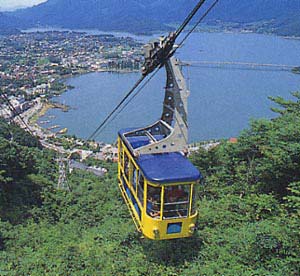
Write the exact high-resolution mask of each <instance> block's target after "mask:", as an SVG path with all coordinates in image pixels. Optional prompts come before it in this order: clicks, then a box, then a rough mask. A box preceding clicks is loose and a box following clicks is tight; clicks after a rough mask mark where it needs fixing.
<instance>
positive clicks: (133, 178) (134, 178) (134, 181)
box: [132, 166, 138, 192]
mask: <svg viewBox="0 0 300 276" xmlns="http://www.w3.org/2000/svg"><path fill="white" fill-rule="evenodd" d="M137 176H138V171H137V169H136V168H135V166H133V174H132V186H133V189H134V191H135V192H136V181H137Z"/></svg>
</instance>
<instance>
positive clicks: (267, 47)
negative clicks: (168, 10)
mask: <svg viewBox="0 0 300 276" xmlns="http://www.w3.org/2000/svg"><path fill="white" fill-rule="evenodd" d="M142 39H143V40H145V38H144V37H143V38H142ZM177 56H178V57H179V58H180V59H181V60H183V61H201V60H205V61H236V62H250V63H268V64H286V65H300V40H291V39H285V38H281V37H276V36H269V35H258V34H237V33H235V34H233V33H194V34H192V36H191V37H190V38H189V40H188V41H187V42H186V44H185V45H184V47H183V48H181V49H180V50H179V51H178V52H177ZM183 71H184V74H185V76H186V77H187V78H189V81H188V82H189V84H190V90H191V95H190V97H189V116H188V120H189V137H190V138H189V140H190V142H195V141H201V140H209V139H215V138H228V137H235V136H238V134H239V132H240V131H241V130H242V129H245V128H247V127H248V126H249V122H250V120H251V119H254V118H272V117H274V116H276V115H275V114H274V113H272V112H271V111H270V107H271V106H274V103H272V102H271V101H270V100H268V96H282V97H284V98H292V97H291V95H290V93H291V92H293V91H297V90H300V76H299V75H296V74H292V73H291V72H288V71H274V70H250V69H247V70H246V69H239V68H228V67H224V68H205V67H185V68H184V69H183ZM139 77H140V74H138V73H129V74H118V73H107V72H106V73H90V74H87V75H82V76H77V77H73V78H70V79H68V80H67V84H70V85H72V86H74V87H75V89H72V90H70V91H67V92H66V93H64V94H63V95H61V96H60V97H58V98H57V99H56V100H58V101H59V102H61V103H64V104H67V105H70V106H71V107H72V108H73V109H71V110H70V111H69V112H67V113H65V112H62V111H60V110H49V111H48V113H47V114H46V115H47V116H48V115H54V116H55V119H51V122H50V123H49V124H48V125H46V127H48V126H51V125H57V124H58V125H61V126H62V127H67V128H68V130H69V132H68V133H69V134H76V135H77V136H78V137H82V138H87V137H88V136H89V135H90V134H91V133H92V132H93V131H94V130H95V128H96V127H97V126H98V125H99V124H100V123H101V122H102V121H103V119H104V118H105V117H106V115H107V114H108V113H109V112H110V111H111V110H112V108H113V107H114V106H115V105H116V104H117V103H118V102H119V101H120V100H121V99H122V97H123V96H124V95H125V94H126V93H127V91H128V90H129V89H130V88H131V87H132V85H133V84H134V83H135V81H136V80H137V79H138V78H139ZM164 85H165V73H164V70H161V71H160V72H159V74H158V75H156V77H155V78H154V79H153V80H152V81H151V82H150V83H149V85H148V86H147V87H146V88H145V89H144V90H143V91H142V92H141V93H140V94H139V95H138V96H137V97H136V98H135V99H134V101H133V102H132V103H131V104H130V105H128V107H127V108H126V109H125V110H124V111H123V112H122V113H121V114H120V115H119V116H118V117H117V119H115V120H114V121H113V122H111V123H110V124H109V125H108V126H107V127H106V128H105V129H104V131H103V132H102V133H101V134H100V135H99V136H97V140H99V141H104V142H114V141H115V140H116V137H117V131H118V130H119V129H121V128H127V127H141V126H146V125H148V124H150V123H152V122H154V121H155V120H157V119H159V118H160V114H161V111H162V102H163V98H164V89H163V87H164ZM42 120H43V119H42ZM43 126H45V125H43Z"/></svg>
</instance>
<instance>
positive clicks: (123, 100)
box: [88, 0, 219, 140]
mask: <svg viewBox="0 0 300 276" xmlns="http://www.w3.org/2000/svg"><path fill="white" fill-rule="evenodd" d="M204 2H205V0H202V1H200V2H199V3H198V4H197V6H196V7H195V8H194V9H193V11H192V12H191V13H190V14H189V16H188V17H187V18H186V19H185V21H184V23H183V24H182V25H181V26H180V27H179V29H178V30H177V31H176V34H177V35H179V34H180V33H181V32H182V30H183V29H184V27H186V25H187V24H188V22H189V21H190V20H191V19H192V17H193V16H194V15H195V14H196V12H197V11H198V9H199V8H200V7H201V6H202V5H203V4H204ZM218 2H219V0H216V1H214V3H213V4H212V5H211V6H210V7H209V8H208V10H207V11H206V12H205V13H204V14H203V15H202V16H201V18H200V19H199V20H198V21H197V22H196V24H195V25H194V26H193V28H192V29H191V30H190V31H188V33H187V34H186V35H185V37H184V38H183V40H182V41H181V42H180V43H179V44H178V47H176V49H174V50H173V51H172V52H171V53H170V55H169V57H170V56H172V55H174V54H175V52H176V50H177V49H178V48H180V47H181V46H182V45H183V43H184V41H185V40H186V39H187V38H188V37H189V36H190V35H191V33H192V32H193V31H194V30H195V29H196V28H197V26H198V25H199V24H200V23H201V22H202V21H203V20H204V18H205V17H206V16H207V15H208V14H209V13H210V12H211V10H212V9H213V8H214V7H215V6H216V4H217V3H218ZM163 66H164V64H161V65H160V66H159V67H158V68H157V70H156V71H155V72H154V73H153V74H152V75H151V77H150V78H149V79H148V80H147V81H146V82H145V83H144V84H143V85H142V86H141V88H140V89H139V90H138V91H137V92H136V93H135V94H134V96H133V97H131V98H130V99H129V101H128V102H127V103H126V104H125V105H124V106H123V107H122V109H121V110H120V111H119V112H118V113H117V114H116V115H115V116H114V117H113V118H112V119H111V121H113V120H114V119H115V118H116V117H117V116H118V115H119V114H120V113H121V112H122V111H123V110H124V109H125V107H126V106H127V105H128V104H129V103H130V102H131V101H132V100H133V99H134V98H135V97H136V96H137V95H138V94H139V93H140V92H141V90H142V89H143V88H144V87H145V86H146V85H147V84H148V83H149V82H150V80H151V79H152V78H153V77H154V76H155V75H156V74H157V72H158V71H159V69H160V68H162V67H163ZM145 77H146V75H143V76H142V77H141V78H140V79H139V80H138V81H137V82H136V84H135V85H134V86H133V88H132V89H131V90H130V91H129V92H128V93H127V94H126V96H125V97H124V98H123V99H122V101H121V102H120V103H119V104H118V105H117V106H116V107H115V108H114V109H113V111H112V112H111V113H110V114H109V115H108V116H107V117H106V118H105V120H104V121H103V122H102V123H101V124H100V125H99V127H97V129H96V130H95V131H94V132H93V133H92V134H91V135H90V136H89V138H88V140H91V139H92V138H93V137H94V136H96V135H97V134H99V132H100V131H101V130H102V129H103V127H104V126H105V124H106V123H107V122H108V121H109V120H110V118H111V117H112V116H113V114H114V113H115V112H116V111H117V110H118V109H119V108H120V107H121V106H122V104H123V103H124V102H125V101H126V100H127V99H128V98H129V97H130V95H131V94H132V93H133V92H134V91H135V89H136V88H137V87H138V86H139V85H140V84H141V83H142V82H143V80H144V79H145ZM111 121H110V122H111Z"/></svg>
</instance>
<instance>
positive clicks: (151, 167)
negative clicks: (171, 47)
mask: <svg viewBox="0 0 300 276" xmlns="http://www.w3.org/2000/svg"><path fill="white" fill-rule="evenodd" d="M149 48H151V47H149ZM179 65H180V64H179V61H178V60H176V59H175V58H174V57H171V58H169V59H168V61H167V62H166V64H165V68H166V72H167V85H166V88H165V99H164V105H163V106H164V108H163V114H162V116H161V119H160V120H159V121H157V122H156V123H154V124H153V125H150V126H148V127H145V128H140V129H125V130H121V131H119V135H118V151H119V152H118V153H119V161H118V179H119V187H120V189H121V192H122V196H123V198H124V200H125V202H126V204H127V205H128V207H129V210H130V213H131V215H132V218H133V221H134V223H135V225H136V227H137V229H138V230H139V231H140V232H142V234H143V235H144V236H145V237H147V238H149V239H156V240H163V239H174V238H184V237H190V236H192V235H193V233H194V231H195V228H196V226H195V225H196V220H197V210H196V208H195V194H196V192H195V190H196V186H197V184H198V183H199V180H200V178H201V174H200V172H199V171H198V170H197V169H196V168H195V167H194V166H193V165H192V163H191V162H190V161H189V160H188V159H187V158H186V156H185V154H184V152H187V150H188V147H187V97H188V95H189V91H188V90H187V87H186V83H185V80H184V77H183V75H182V72H181V70H180V67H179Z"/></svg>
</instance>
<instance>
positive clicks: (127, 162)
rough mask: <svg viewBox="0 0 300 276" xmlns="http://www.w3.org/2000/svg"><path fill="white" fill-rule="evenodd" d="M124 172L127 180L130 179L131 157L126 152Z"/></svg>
mask: <svg viewBox="0 0 300 276" xmlns="http://www.w3.org/2000/svg"><path fill="white" fill-rule="evenodd" d="M124 174H125V176H126V178H127V180H129V158H128V156H127V154H126V153H125V155H124Z"/></svg>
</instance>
